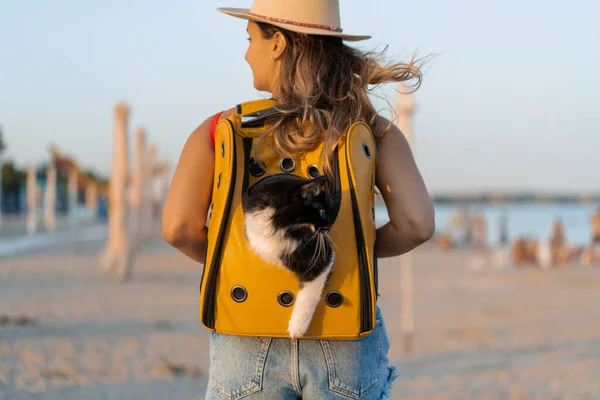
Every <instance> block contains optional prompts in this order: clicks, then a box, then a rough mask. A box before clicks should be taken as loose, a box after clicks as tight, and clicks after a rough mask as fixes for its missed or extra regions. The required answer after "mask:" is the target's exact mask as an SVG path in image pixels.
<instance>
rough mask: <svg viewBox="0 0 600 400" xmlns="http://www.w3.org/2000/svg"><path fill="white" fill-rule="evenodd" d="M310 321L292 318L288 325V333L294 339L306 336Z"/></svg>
mask: <svg viewBox="0 0 600 400" xmlns="http://www.w3.org/2000/svg"><path fill="white" fill-rule="evenodd" d="M309 324H310V320H307V321H304V320H303V319H302V318H292V319H291V320H290V323H289V324H288V333H289V334H290V337H291V338H292V339H295V338H299V337H302V336H304V334H305V333H306V331H307V330H308V325H309Z"/></svg>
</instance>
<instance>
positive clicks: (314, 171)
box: [306, 164, 321, 179]
mask: <svg viewBox="0 0 600 400" xmlns="http://www.w3.org/2000/svg"><path fill="white" fill-rule="evenodd" d="M306 174H307V175H308V177H309V178H311V179H317V178H318V177H319V176H321V170H320V169H319V167H317V166H316V165H314V164H312V165H309V166H308V169H307V170H306Z"/></svg>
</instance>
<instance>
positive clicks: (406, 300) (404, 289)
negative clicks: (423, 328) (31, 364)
mask: <svg viewBox="0 0 600 400" xmlns="http://www.w3.org/2000/svg"><path fill="white" fill-rule="evenodd" d="M414 110H415V103H414V100H413V97H412V95H411V94H410V93H408V89H407V88H406V86H404V85H402V84H400V85H399V86H398V95H397V97H396V113H397V116H396V120H395V122H396V126H398V128H400V131H402V133H403V134H404V136H405V137H406V140H408V143H409V144H410V145H411V147H412V148H413V149H414V146H413V135H412V115H413V113H414ZM413 152H414V150H413ZM412 264H413V263H412V254H411V253H410V252H409V253H406V254H404V255H402V256H401V257H400V307H401V310H400V317H401V324H402V334H403V338H404V352H405V354H411V353H412V352H413V351H414V335H415V323H414V315H413V274H412Z"/></svg>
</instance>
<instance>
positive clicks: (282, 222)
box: [242, 174, 335, 338]
mask: <svg viewBox="0 0 600 400" xmlns="http://www.w3.org/2000/svg"><path fill="white" fill-rule="evenodd" d="M325 181H326V177H325V176H322V177H321V178H317V179H304V178H301V177H298V176H295V175H288V174H280V175H273V176H270V177H267V178H264V179H262V180H261V181H259V182H257V183H256V184H255V185H254V186H252V188H250V190H249V191H248V193H247V194H246V195H245V196H244V198H243V200H242V206H243V210H244V214H245V233H246V238H247V239H248V242H249V244H250V247H251V248H252V249H253V250H254V251H255V252H256V253H257V254H258V255H259V256H260V257H261V258H263V259H264V260H265V261H267V262H270V263H273V264H276V265H279V266H283V267H285V268H287V269H289V270H290V271H292V272H294V273H295V274H296V276H297V277H298V279H299V281H300V288H299V291H298V295H297V296H296V299H295V301H294V304H293V306H294V308H293V310H292V316H291V318H290V321H289V324H288V333H289V334H290V337H292V338H297V337H300V336H303V335H304V334H305V333H306V331H307V329H308V326H309V325H310V322H311V320H312V317H313V314H314V311H315V308H316V306H317V304H318V303H319V301H320V299H321V296H322V294H323V289H324V287H325V284H326V283H327V280H328V278H329V276H330V274H331V270H332V268H333V264H334V260H335V253H334V251H333V248H332V245H331V242H330V239H329V237H328V231H329V230H330V229H331V226H332V225H333V222H334V221H331V220H330V219H331V215H332V212H331V204H332V202H331V200H330V196H328V194H327V190H326V189H325Z"/></svg>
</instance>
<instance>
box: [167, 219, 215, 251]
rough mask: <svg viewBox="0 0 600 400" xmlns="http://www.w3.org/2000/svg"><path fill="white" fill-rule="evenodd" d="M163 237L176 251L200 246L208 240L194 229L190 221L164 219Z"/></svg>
mask: <svg viewBox="0 0 600 400" xmlns="http://www.w3.org/2000/svg"><path fill="white" fill-rule="evenodd" d="M162 237H163V239H165V241H166V242H167V243H169V244H170V245H171V246H173V247H175V248H176V249H181V248H183V247H188V246H190V245H191V244H199V243H202V242H204V241H205V240H206V237H205V235H203V234H202V232H201V231H200V232H198V230H197V229H193V228H192V227H191V225H190V223H189V221H184V220H172V219H168V218H164V217H163V221H162Z"/></svg>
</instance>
